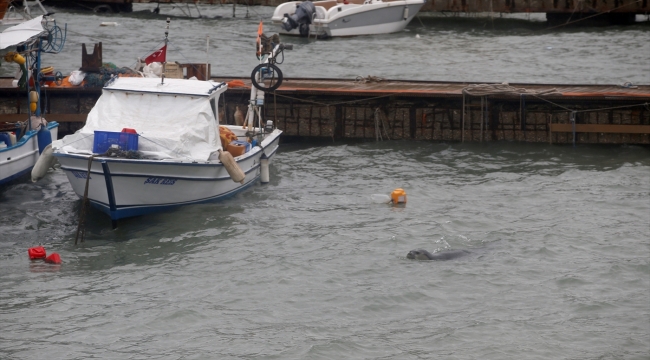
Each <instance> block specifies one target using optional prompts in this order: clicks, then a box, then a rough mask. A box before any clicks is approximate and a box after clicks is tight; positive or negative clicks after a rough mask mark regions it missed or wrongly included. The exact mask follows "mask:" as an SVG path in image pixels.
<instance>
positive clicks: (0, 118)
mask: <svg viewBox="0 0 650 360" xmlns="http://www.w3.org/2000/svg"><path fill="white" fill-rule="evenodd" d="M43 117H44V118H45V120H47V121H56V122H60V123H65V122H85V121H86V117H88V114H43ZM25 120H27V114H0V123H5V122H19V121H25Z"/></svg>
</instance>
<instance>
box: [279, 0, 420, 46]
mask: <svg viewBox="0 0 650 360" xmlns="http://www.w3.org/2000/svg"><path fill="white" fill-rule="evenodd" d="M425 3H426V0H322V1H314V2H312V1H291V2H286V3H283V4H281V5H279V6H278V7H276V8H275V11H274V12H273V17H272V18H271V20H272V22H273V24H275V25H276V26H277V28H278V29H279V30H278V31H279V32H280V34H287V35H299V36H302V37H308V36H315V37H319V38H327V37H334V36H357V35H372V34H388V33H394V32H398V31H402V30H404V28H405V27H406V25H408V24H409V23H410V22H411V20H413V18H414V17H415V15H416V14H417V13H418V12H419V11H420V9H421V8H422V6H423V5H424V4H425Z"/></svg>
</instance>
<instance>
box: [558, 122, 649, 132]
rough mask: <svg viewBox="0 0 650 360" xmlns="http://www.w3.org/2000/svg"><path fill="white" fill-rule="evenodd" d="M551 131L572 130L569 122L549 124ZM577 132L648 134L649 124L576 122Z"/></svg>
mask: <svg viewBox="0 0 650 360" xmlns="http://www.w3.org/2000/svg"><path fill="white" fill-rule="evenodd" d="M550 129H551V132H568V133H570V132H573V126H572V125H571V124H550ZM576 132H578V133H608V134H650V125H599V124H576Z"/></svg>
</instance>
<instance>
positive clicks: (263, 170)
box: [260, 159, 269, 184]
mask: <svg viewBox="0 0 650 360" xmlns="http://www.w3.org/2000/svg"><path fill="white" fill-rule="evenodd" d="M260 181H261V182H262V184H266V183H268V182H269V159H261V160H260Z"/></svg>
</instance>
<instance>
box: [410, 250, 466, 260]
mask: <svg viewBox="0 0 650 360" xmlns="http://www.w3.org/2000/svg"><path fill="white" fill-rule="evenodd" d="M467 254H469V251H467V250H444V251H440V252H437V253H435V254H432V253H430V252H428V251H426V250H424V249H416V250H411V251H409V253H408V254H406V258H407V259H412V260H451V259H455V258H457V257H461V256H463V255H467Z"/></svg>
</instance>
